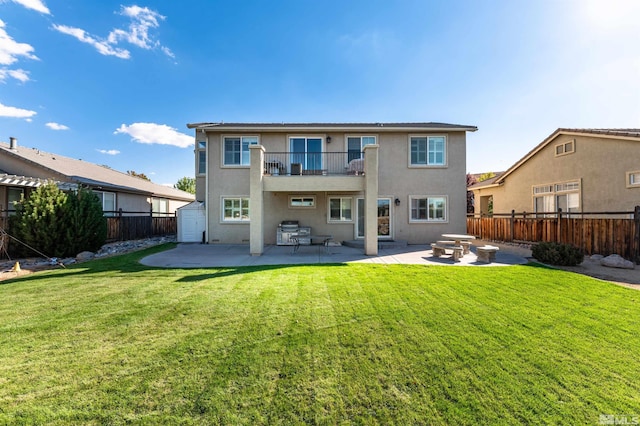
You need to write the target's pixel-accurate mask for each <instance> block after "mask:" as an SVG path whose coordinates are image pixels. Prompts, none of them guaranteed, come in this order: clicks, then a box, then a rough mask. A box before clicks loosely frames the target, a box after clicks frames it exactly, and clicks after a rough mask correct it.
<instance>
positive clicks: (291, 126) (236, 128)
mask: <svg viewBox="0 0 640 426" xmlns="http://www.w3.org/2000/svg"><path fill="white" fill-rule="evenodd" d="M187 127H188V128H189V129H195V130H203V131H209V130H211V131H216V130H219V131H223V130H224V131H230V132H240V131H243V132H245V131H246V132H250V131H252V132H255V131H260V132H261V133H282V132H325V133H326V132H345V131H347V132H375V133H381V132H475V131H477V130H478V127H476V126H465V125H452V126H428V125H424V126H416V125H412V126H403V125H402V124H399V125H395V124H394V123H379V124H363V123H344V124H335V123H316V124H301V123H283V124H281V125H279V124H270V123H269V124H266V123H262V124H259V123H257V124H249V123H236V124H224V123H189V124H187Z"/></svg>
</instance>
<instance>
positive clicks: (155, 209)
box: [151, 198, 169, 217]
mask: <svg viewBox="0 0 640 426" xmlns="http://www.w3.org/2000/svg"><path fill="white" fill-rule="evenodd" d="M151 212H152V213H153V214H155V215H158V216H161V217H165V216H167V215H168V213H169V199H168V198H152V199H151Z"/></svg>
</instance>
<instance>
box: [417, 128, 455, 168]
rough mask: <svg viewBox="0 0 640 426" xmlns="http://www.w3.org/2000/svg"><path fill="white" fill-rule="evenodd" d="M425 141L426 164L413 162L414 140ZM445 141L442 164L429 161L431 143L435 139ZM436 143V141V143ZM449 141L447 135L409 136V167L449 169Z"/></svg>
mask: <svg viewBox="0 0 640 426" xmlns="http://www.w3.org/2000/svg"><path fill="white" fill-rule="evenodd" d="M418 138H421V139H425V147H424V156H425V162H424V163H422V162H416V163H414V162H412V149H411V147H412V145H413V140H414V139H418ZM436 138H437V139H440V138H442V139H443V148H442V163H437V162H430V161H429V152H430V151H431V141H432V140H434V139H436ZM434 143H435V141H434ZM448 147H449V144H448V141H447V135H409V140H408V142H407V151H408V152H407V153H408V164H409V167H420V168H422V167H433V168H437V167H447V161H448V158H449V155H448Z"/></svg>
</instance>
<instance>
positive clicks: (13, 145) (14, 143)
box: [9, 136, 18, 151]
mask: <svg viewBox="0 0 640 426" xmlns="http://www.w3.org/2000/svg"><path fill="white" fill-rule="evenodd" d="M9 149H12V150H14V151H15V150H16V149H18V139H16V138H14V137H13V136H12V137H10V138H9Z"/></svg>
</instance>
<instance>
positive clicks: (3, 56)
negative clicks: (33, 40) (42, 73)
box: [0, 19, 38, 65]
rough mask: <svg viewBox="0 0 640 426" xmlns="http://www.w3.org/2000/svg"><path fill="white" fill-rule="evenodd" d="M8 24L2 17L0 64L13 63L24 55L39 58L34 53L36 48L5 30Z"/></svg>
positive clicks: (0, 20) (0, 21) (0, 24)
mask: <svg viewBox="0 0 640 426" xmlns="http://www.w3.org/2000/svg"><path fill="white" fill-rule="evenodd" d="M5 26H6V24H5V23H4V21H3V20H2V19H0V65H11V64H13V63H14V62H17V61H18V58H19V57H21V56H23V57H25V58H29V59H38V57H37V56H36V55H34V54H33V51H34V48H33V46H31V45H30V44H27V43H18V42H17V41H15V40H14V39H13V38H11V36H10V35H9V34H7V32H6V30H5Z"/></svg>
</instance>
